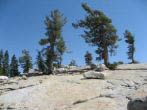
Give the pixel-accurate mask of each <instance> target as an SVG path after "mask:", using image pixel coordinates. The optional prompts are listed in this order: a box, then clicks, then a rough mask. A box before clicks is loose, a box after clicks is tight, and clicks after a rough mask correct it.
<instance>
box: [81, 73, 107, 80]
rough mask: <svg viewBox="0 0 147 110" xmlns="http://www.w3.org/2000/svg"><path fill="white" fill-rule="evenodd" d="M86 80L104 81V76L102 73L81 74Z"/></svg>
mask: <svg viewBox="0 0 147 110" xmlns="http://www.w3.org/2000/svg"><path fill="white" fill-rule="evenodd" d="M83 76H84V78H86V79H104V78H105V77H104V74H103V73H102V72H96V71H88V72H85V73H84V74H83Z"/></svg>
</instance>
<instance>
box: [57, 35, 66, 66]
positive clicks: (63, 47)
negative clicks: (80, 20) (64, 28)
mask: <svg viewBox="0 0 147 110" xmlns="http://www.w3.org/2000/svg"><path fill="white" fill-rule="evenodd" d="M65 51H66V45H65V41H64V39H63V37H60V39H59V41H58V43H57V53H58V57H59V58H58V66H59V67H61V64H62V60H63V58H62V56H63V54H64V53H65Z"/></svg>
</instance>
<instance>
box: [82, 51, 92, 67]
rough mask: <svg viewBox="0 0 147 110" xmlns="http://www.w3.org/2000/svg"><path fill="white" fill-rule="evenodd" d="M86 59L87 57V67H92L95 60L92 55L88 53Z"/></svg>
mask: <svg viewBox="0 0 147 110" xmlns="http://www.w3.org/2000/svg"><path fill="white" fill-rule="evenodd" d="M84 57H85V63H86V65H91V64H92V59H93V58H92V54H91V53H89V52H88V51H87V52H86V54H85V56H84Z"/></svg>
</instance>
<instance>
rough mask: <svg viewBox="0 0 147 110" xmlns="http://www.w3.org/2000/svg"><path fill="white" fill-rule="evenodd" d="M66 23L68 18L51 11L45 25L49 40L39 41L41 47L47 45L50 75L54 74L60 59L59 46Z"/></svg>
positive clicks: (47, 63)
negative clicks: (55, 66) (55, 65)
mask: <svg viewBox="0 0 147 110" xmlns="http://www.w3.org/2000/svg"><path fill="white" fill-rule="evenodd" d="M65 23H66V18H64V17H63V14H61V13H60V12H59V11H58V10H54V11H51V14H50V15H49V16H47V17H46V19H45V25H46V30H47V32H46V33H45V35H46V37H47V38H44V39H41V40H40V41H39V44H40V45H47V48H45V49H44V50H45V55H46V63H45V64H46V65H47V69H48V72H47V73H48V74H52V73H53V64H54V62H56V61H57V59H58V53H57V44H58V42H59V41H60V40H61V37H62V33H61V32H62V27H63V26H64V25H65Z"/></svg>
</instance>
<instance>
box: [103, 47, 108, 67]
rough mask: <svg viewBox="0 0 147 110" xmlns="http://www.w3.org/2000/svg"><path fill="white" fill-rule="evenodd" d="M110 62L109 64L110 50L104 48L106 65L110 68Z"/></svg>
mask: <svg viewBox="0 0 147 110" xmlns="http://www.w3.org/2000/svg"><path fill="white" fill-rule="evenodd" d="M108 62H109V55H108V48H107V47H105V48H104V64H105V65H106V66H108Z"/></svg>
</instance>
